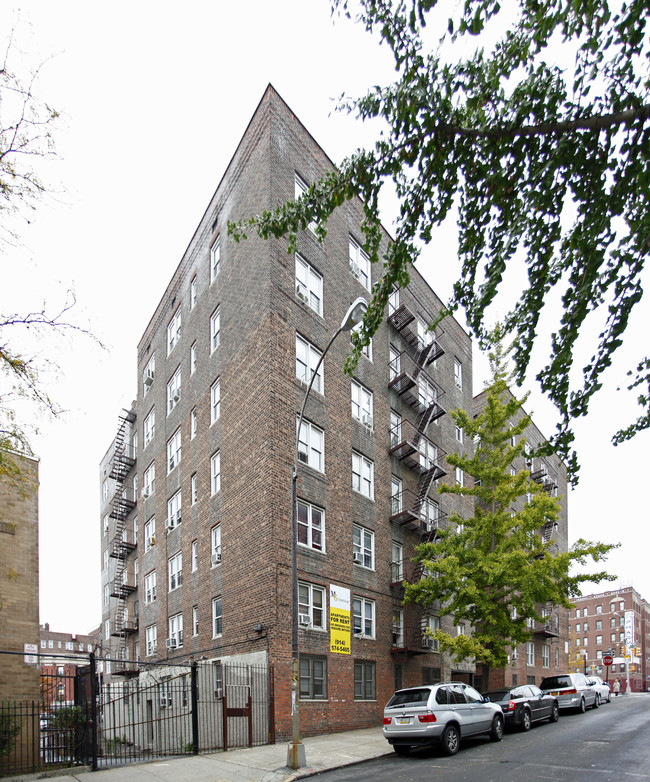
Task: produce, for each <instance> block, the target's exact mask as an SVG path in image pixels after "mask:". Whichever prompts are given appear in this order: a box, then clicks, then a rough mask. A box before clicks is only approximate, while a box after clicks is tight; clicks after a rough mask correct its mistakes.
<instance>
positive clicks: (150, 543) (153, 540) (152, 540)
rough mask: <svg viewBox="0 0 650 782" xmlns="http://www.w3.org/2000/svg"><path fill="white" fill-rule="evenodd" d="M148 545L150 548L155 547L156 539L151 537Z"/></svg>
mask: <svg viewBox="0 0 650 782" xmlns="http://www.w3.org/2000/svg"><path fill="white" fill-rule="evenodd" d="M149 545H150V546H155V545H156V537H155V535H153V536H152V537H150V538H149Z"/></svg>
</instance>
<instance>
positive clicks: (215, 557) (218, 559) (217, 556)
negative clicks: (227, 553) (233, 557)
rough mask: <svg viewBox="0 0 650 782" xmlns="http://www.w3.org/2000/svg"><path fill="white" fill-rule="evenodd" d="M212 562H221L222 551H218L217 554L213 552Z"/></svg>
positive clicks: (215, 563) (216, 563) (214, 563)
mask: <svg viewBox="0 0 650 782" xmlns="http://www.w3.org/2000/svg"><path fill="white" fill-rule="evenodd" d="M211 562H212V564H213V565H218V564H219V563H220V562H221V552H220V551H218V552H217V553H216V554H213V555H212V557H211Z"/></svg>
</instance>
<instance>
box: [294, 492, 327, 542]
mask: <svg viewBox="0 0 650 782" xmlns="http://www.w3.org/2000/svg"><path fill="white" fill-rule="evenodd" d="M296 505H297V516H298V518H297V526H298V545H300V546H305V547H306V548H311V549H314V551H321V552H325V511H324V510H323V509H322V508H319V507H318V506H316V505H312V504H311V503H310V502H305V501H304V500H297V502H296Z"/></svg>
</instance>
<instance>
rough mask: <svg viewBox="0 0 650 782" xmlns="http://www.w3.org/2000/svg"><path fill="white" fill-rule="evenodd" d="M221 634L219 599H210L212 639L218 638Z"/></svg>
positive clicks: (221, 622) (221, 623)
mask: <svg viewBox="0 0 650 782" xmlns="http://www.w3.org/2000/svg"><path fill="white" fill-rule="evenodd" d="M222 632H223V614H222V613H221V598H220V597H213V598H212V637H213V638H218V637H219V636H220V635H221V634H222Z"/></svg>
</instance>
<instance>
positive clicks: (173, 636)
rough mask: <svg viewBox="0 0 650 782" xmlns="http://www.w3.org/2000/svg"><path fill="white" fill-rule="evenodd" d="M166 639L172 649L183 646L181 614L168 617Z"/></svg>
mask: <svg viewBox="0 0 650 782" xmlns="http://www.w3.org/2000/svg"><path fill="white" fill-rule="evenodd" d="M168 639H169V641H170V642H171V645H172V648H174V649H180V648H181V647H182V646H183V614H174V616H170V617H169V632H168Z"/></svg>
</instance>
